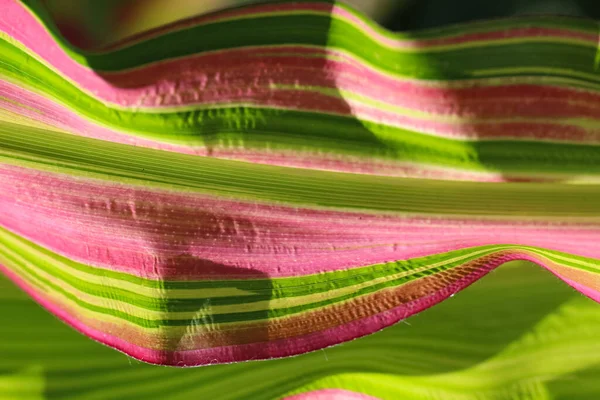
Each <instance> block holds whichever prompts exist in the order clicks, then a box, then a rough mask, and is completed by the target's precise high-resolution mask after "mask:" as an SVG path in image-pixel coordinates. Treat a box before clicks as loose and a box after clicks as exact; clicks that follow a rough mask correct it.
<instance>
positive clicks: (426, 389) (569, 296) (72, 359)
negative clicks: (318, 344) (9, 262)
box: [0, 263, 600, 400]
mask: <svg viewBox="0 0 600 400" xmlns="http://www.w3.org/2000/svg"><path fill="white" fill-rule="evenodd" d="M0 297H1V301H0V310H1V312H2V315H3V316H4V317H5V318H6V319H7V320H10V321H11V323H9V324H2V325H0V354H2V357H0V370H1V371H4V375H0V382H6V381H7V380H9V381H11V382H12V383H13V386H12V388H13V389H12V390H13V391H12V392H11V391H10V390H11V388H7V386H6V385H4V384H2V383H0V398H11V399H14V398H25V397H24V395H25V394H28V393H34V391H37V393H38V394H39V395H40V397H41V396H44V397H45V398H60V399H67V398H77V399H85V400H87V399H105V398H111V399H115V400H118V399H131V398H156V399H164V398H168V399H180V398H181V399H188V398H191V397H192V398H193V397H202V398H214V399H239V398H249V399H274V398H282V397H286V396H293V395H297V394H301V393H309V394H314V393H315V392H317V391H324V390H327V391H325V392H320V393H324V394H327V395H329V396H330V395H331V394H332V392H331V391H332V390H340V391H343V392H341V393H343V394H347V395H349V392H350V393H362V394H365V395H369V396H374V397H376V398H382V399H398V398H405V399H435V398H456V399H515V398H519V399H520V398H536V399H537V398H543V396H542V395H546V397H547V398H553V399H570V400H577V399H591V398H594V397H595V395H596V394H597V393H598V379H597V377H598V372H599V371H600V370H599V369H598V368H599V366H600V352H599V351H598V348H597V347H598V343H597V337H598V335H599V334H600V316H599V314H598V311H597V307H598V306H597V304H596V303H594V302H593V301H591V300H588V299H585V298H583V297H582V296H579V295H578V294H576V293H574V291H573V290H571V289H569V288H568V287H567V286H566V285H559V283H558V281H557V280H556V279H555V278H554V277H552V276H551V275H550V274H548V273H545V272H544V271H541V270H540V269H539V268H538V267H537V266H533V265H527V264H524V263H520V264H515V263H510V264H507V265H505V266H502V267H501V268H499V269H498V270H496V271H494V272H493V273H492V274H490V276H488V277H486V278H484V279H482V280H481V281H480V282H477V283H476V284H474V285H473V286H471V287H469V288H468V289H466V290H465V291H463V292H461V293H459V294H457V295H456V296H455V297H453V298H452V299H450V300H448V301H446V302H443V303H442V304H440V305H438V306H436V307H433V308H431V309H429V310H427V311H424V312H423V313H421V314H419V315H417V316H413V317H411V318H409V319H408V320H407V323H408V324H398V325H395V326H393V327H390V328H387V329H385V330H383V331H381V332H378V333H376V334H374V335H371V336H368V337H364V338H361V339H359V340H356V341H352V342H349V343H346V344H344V345H341V346H336V347H332V348H328V349H325V350H323V351H318V352H313V353H310V354H304V355H302V356H298V357H292V358H286V359H279V360H270V361H263V362H249V363H238V364H230V365H216V366H210V367H205V368H191V369H170V368H160V367H156V366H151V365H147V364H144V363H140V362H137V361H131V360H130V359H128V358H127V357H125V356H123V355H121V354H119V353H117V352H114V351H111V350H110V349H108V348H106V347H104V346H101V345H99V344H98V343H94V342H93V341H91V340H88V339H87V338H85V337H84V336H81V335H78V334H76V333H75V332H74V331H72V330H70V329H69V328H68V327H66V326H64V325H63V324H61V323H60V322H59V321H57V320H55V319H53V318H52V317H51V316H50V315H49V314H48V313H46V312H45V311H44V310H42V309H41V308H39V307H38V306H37V305H35V303H33V302H32V301H31V300H30V299H28V298H27V297H26V296H24V295H23V294H22V293H20V292H19V291H18V290H17V289H16V288H15V287H13V286H12V285H11V284H10V283H9V282H8V281H6V280H1V281H0ZM32 321H35V324H36V325H35V326H36V327H35V329H32ZM41 339H43V340H41ZM15 390H18V391H15ZM317 393H319V392H317ZM309 398H311V397H309ZM316 398H318V397H316ZM326 398H331V397H326ZM349 398H350V399H353V398H356V397H355V396H351V397H349Z"/></svg>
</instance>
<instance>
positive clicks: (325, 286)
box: [0, 239, 598, 328]
mask: <svg viewBox="0 0 600 400" xmlns="http://www.w3.org/2000/svg"><path fill="white" fill-rule="evenodd" d="M18 240H19V241H21V242H23V243H24V242H25V241H24V240H23V239H18ZM27 247H29V249H27ZM12 248H13V251H16V252H17V254H19V255H20V256H21V257H23V258H24V259H25V260H27V261H28V262H29V263H31V264H32V265H35V269H39V270H43V271H45V272H48V273H49V274H51V275H53V276H54V277H55V278H56V279H57V280H58V281H61V282H63V283H66V284H67V285H63V284H58V283H52V282H49V281H48V280H46V279H44V278H42V277H40V276H39V275H38V274H37V273H36V272H35V271H34V270H33V269H31V268H29V267H27V266H25V265H24V264H23V263H22V262H19V261H18V260H16V259H15V258H14V257H13V256H11V255H10V254H9V253H7V252H6V251H2V247H0V255H2V257H1V258H2V259H3V262H4V263H5V264H6V266H8V267H9V268H11V269H14V270H15V272H17V273H18V274H19V276H21V277H22V278H23V279H26V280H27V281H28V282H29V283H30V284H32V285H36V286H37V287H38V290H42V292H43V291H45V289H44V286H45V287H47V288H50V289H51V290H52V291H55V292H57V293H60V294H62V295H64V296H66V297H67V298H68V299H69V300H71V301H73V302H75V303H76V304H77V305H78V306H79V307H82V308H85V309H88V310H90V311H94V312H98V313H102V314H106V315H111V316H114V317H117V318H121V319H124V320H127V321H129V322H131V323H133V324H136V325H138V326H142V327H146V328H157V327H160V326H185V325H188V324H191V323H202V322H198V321H197V320H194V319H169V318H164V319H148V318H144V317H143V316H142V315H131V314H128V313H125V312H122V311H119V310H118V309H116V308H105V307H100V306H96V305H91V304H89V303H87V302H85V301H83V300H81V299H79V298H77V296H75V295H73V294H71V293H70V292H69V289H68V287H69V286H71V287H73V288H75V289H77V290H80V291H82V292H84V293H87V294H90V295H93V296H96V297H102V298H106V299H110V300H114V301H123V302H126V303H129V304H132V305H135V306H138V307H141V308H146V309H148V310H156V311H164V313H165V316H168V315H169V314H171V313H177V312H186V311H197V310H200V309H202V308H204V307H205V306H206V304H207V303H206V300H208V299H210V305H215V306H216V305H223V304H242V303H251V302H253V301H259V300H268V299H275V298H287V297H295V296H299V295H306V294H316V293H321V292H326V291H327V290H332V289H339V288H343V287H348V286H352V285H356V284H359V283H363V282H368V281H369V280H374V279H376V278H379V277H385V276H390V275H393V274H397V273H399V272H408V271H411V270H416V269H418V268H420V267H423V266H427V265H433V264H437V263H440V262H444V261H445V260H453V259H455V258H456V257H460V256H466V255H469V254H472V253H474V252H477V254H475V255H471V256H468V257H465V258H463V259H460V260H458V261H448V262H447V263H445V264H444V265H442V266H438V267H435V268H430V269H427V270H424V271H419V272H415V273H412V274H410V275H408V276H404V277H400V278H396V279H392V280H389V281H385V282H381V283H377V284H373V285H370V286H367V287H363V288H360V289H358V290H356V291H354V292H353V293H351V294H346V295H342V296H337V297H334V298H329V299H326V300H322V301H318V302H313V303H308V304H302V305H297V306H291V307H284V308H277V309H264V310H258V311H250V312H237V313H221V314H210V309H208V310H207V315H206V318H207V321H209V322H206V321H205V323H231V322H243V321H254V320H262V319H267V318H268V319H271V318H281V317H285V316H289V315H293V314H298V313H302V312H306V311H309V310H314V309H317V308H322V307H327V306H330V305H332V304H335V303H340V302H343V301H347V300H351V299H353V298H357V297H360V296H364V295H368V294H370V293H374V292H376V291H379V290H383V289H386V288H391V287H397V286H401V285H403V284H406V283H408V282H411V281H414V280H417V279H420V278H424V277H428V276H435V275H436V274H438V273H440V272H442V271H447V270H450V269H452V268H454V267H457V266H460V265H463V264H465V263H468V262H470V261H474V260H477V259H480V258H482V257H485V256H487V255H490V254H493V253H495V252H497V251H499V250H510V249H514V250H515V251H518V250H519V249H523V250H529V251H532V252H534V253H538V254H541V255H543V256H544V257H547V258H549V259H550V260H551V261H554V262H556V263H558V264H561V265H566V266H571V267H574V268H578V269H582V270H587V271H590V272H595V273H598V269H596V270H593V269H591V268H589V267H585V266H582V265H580V264H576V263H573V262H568V261H563V260H558V259H556V258H554V257H552V256H551V255H547V254H545V253H553V254H560V255H563V256H566V257H571V256H570V255H566V254H563V253H560V252H556V251H554V252H550V251H548V252H547V251H545V250H543V251H542V250H540V251H538V250H537V249H535V248H530V247H526V246H523V247H520V246H481V247H476V248H469V249H462V250H457V251H452V252H448V253H444V254H437V255H433V256H429V257H420V258H416V259H411V260H407V261H397V262H391V263H385V264H377V265H373V266H368V267H363V268H354V269H349V270H345V271H335V272H328V273H323V274H316V275H311V276H306V277H295V278H273V279H270V280H266V279H261V280H256V281H255V282H251V283H253V284H256V283H257V282H260V283H261V284H262V287H263V290H265V291H266V290H268V289H269V287H270V288H272V296H269V297H267V298H260V299H259V300H256V299H254V298H253V297H252V296H248V297H246V296H244V297H227V298H224V300H225V301H224V302H220V301H221V300H223V299H219V298H200V297H199V298H197V299H190V300H187V299H176V298H169V297H168V296H167V297H163V298H159V297H157V298H151V297H147V296H141V295H135V294H134V293H132V292H130V291H125V290H120V289H116V288H112V287H105V286H104V287H103V286H102V285H98V284H94V283H90V282H88V281H83V280H79V279H77V278H74V277H72V276H70V275H69V274H68V271H67V270H61V269H60V267H59V265H60V264H61V263H60V261H62V260H64V259H63V258H62V257H60V256H58V255H53V258H54V259H55V260H56V261H55V262H56V263H57V265H56V267H54V266H52V265H49V264H48V263H47V262H40V261H41V260H40V259H39V257H35V256H34V255H33V254H32V252H31V249H35V250H38V248H39V246H36V245H34V244H33V243H26V244H25V245H24V246H21V247H20V246H12ZM486 249H487V250H486ZM480 250H484V252H479V251H480ZM45 252H46V253H49V254H50V252H49V251H47V250H46V251H45ZM573 259H574V260H577V259H579V260H585V261H588V262H594V260H590V259H586V258H583V257H575V256H573ZM595 263H596V264H598V262H597V261H595ZM79 266H80V269H85V270H86V271H87V272H90V273H95V274H97V275H98V276H102V275H103V274H104V272H108V271H104V270H102V269H97V268H92V267H89V266H84V265H81V264H80V265H79ZM111 273H112V274H116V273H114V272H111ZM121 275H125V274H121ZM32 279H33V281H32ZM35 281H38V282H40V284H41V285H42V286H39V284H36V283H35ZM155 282H156V283H159V281H155ZM332 282H335V285H334V286H333V287H332V285H331V283H332ZM173 283H177V284H178V285H182V286H183V285H184V284H185V286H184V287H183V288H187V289H191V288H194V286H195V285H197V284H200V285H206V284H207V282H206V281H203V282H194V281H190V282H169V281H162V282H160V284H161V285H162V286H165V287H167V286H169V285H170V284H173ZM218 283H219V284H220V285H223V286H222V287H227V286H226V285H229V286H228V287H233V288H240V287H241V286H242V287H243V286H244V285H243V283H244V282H242V281H235V280H230V281H218ZM180 288H181V287H180ZM299 288H302V289H304V290H306V292H305V293H298V289H299ZM290 289H291V290H290ZM288 290H290V293H288Z"/></svg>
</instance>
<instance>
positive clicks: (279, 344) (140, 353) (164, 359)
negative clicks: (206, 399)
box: [0, 253, 550, 366]
mask: <svg viewBox="0 0 600 400" xmlns="http://www.w3.org/2000/svg"><path fill="white" fill-rule="evenodd" d="M515 259H524V260H528V261H533V262H536V263H538V264H540V265H542V266H544V265H543V264H541V263H540V260H538V259H537V258H536V257H532V256H531V255H529V254H516V253H513V254H496V255H492V256H488V257H485V258H483V259H481V260H480V264H481V268H479V269H477V270H475V271H474V272H473V273H471V274H469V275H467V276H465V277H463V278H462V279H460V280H458V281H455V282H454V283H452V284H450V285H448V286H446V287H444V288H442V289H440V290H439V291H437V292H434V293H432V294H431V295H429V296H427V297H421V298H418V299H416V300H414V301H412V302H410V303H405V304H402V305H400V306H398V307H396V308H393V309H391V310H388V311H386V312H383V313H380V314H377V315H373V316H370V317H367V318H364V319H360V320H355V321H353V322H351V323H349V324H346V325H343V326H339V327H336V328H331V329H326V330H324V331H320V332H313V333H311V334H308V335H305V336H298V337H292V338H288V339H280V340H274V341H270V342H264V343H252V344H245V345H237V346H225V347H216V348H209V349H200V350H188V351H176V352H166V351H156V350H150V349H146V348H143V347H139V346H136V345H132V344H131V343H128V342H126V341H124V340H122V339H119V338H117V337H115V336H112V335H110V334H108V333H105V332H99V331H97V330H95V329H91V328H90V327H88V326H86V325H85V324H84V323H82V322H81V319H79V318H78V317H77V316H76V315H72V314H70V313H69V312H68V311H67V310H66V309H63V308H61V307H60V306H59V305H57V304H55V303H53V302H51V301H49V300H48V299H46V298H45V297H44V295H42V294H40V293H38V292H37V291H34V290H32V289H31V288H30V287H29V286H28V285H27V284H26V283H25V282H24V281H22V280H21V279H20V278H19V277H18V276H16V275H15V274H14V273H12V272H11V271H10V270H8V269H7V268H5V267H3V266H2V265H0V271H2V272H3V273H5V274H6V275H7V276H8V277H9V278H10V279H12V280H13V281H14V282H15V283H16V284H17V285H19V286H20V287H21V288H22V289H23V290H25V291H26V292H27V294H29V295H30V296H31V297H32V298H34V299H35V300H36V301H37V302H38V303H40V304H41V305H42V306H43V307H45V308H46V309H48V310H49V311H50V312H52V313H53V314H55V315H57V316H58V317H59V318H60V319H62V320H63V321H64V322H66V323H67V324H69V325H71V326H73V327H74V328H75V329H77V330H79V331H80V332H82V333H84V334H86V335H87V336H89V337H91V338H93V339H95V340H97V341H99V342H101V343H104V344H107V345H109V346H111V347H115V348H116V349H118V350H120V351H123V352H125V353H126V354H128V355H130V356H132V357H134V358H137V359H140V360H142V361H145V362H149V363H155V364H165V365H175V366H193V365H208V364H215V363H227V362H236V361H246V360H260V359H270V358H278V357H286V356H291V355H296V354H302V353H306V352H308V351H312V350H317V349H320V348H323V347H327V346H331V345H334V344H337V343H342V342H346V341H348V340H352V339H356V338H358V337H361V336H364V335H367V334H370V333H373V332H376V331H378V330H380V329H383V328H384V327H386V326H389V325H392V324H394V323H396V322H398V321H400V320H403V319H405V318H407V317H409V316H411V315H414V314H417V313H419V312H421V311H423V310H425V309H427V308H429V307H431V306H433V305H435V304H437V303H439V302H441V301H442V300H444V299H446V298H448V297H450V296H451V295H453V294H454V293H456V292H458V291H460V290H462V289H464V288H465V287H467V286H469V285H470V284H472V283H473V282H475V281H476V280H478V279H480V278H481V277H483V276H484V275H486V274H487V273H488V272H489V271H491V270H492V269H494V268H496V267H497V266H499V265H502V264H504V263H505V262H508V261H511V260H515ZM544 268H548V269H550V267H548V266H544ZM124 329H125V328H124Z"/></svg>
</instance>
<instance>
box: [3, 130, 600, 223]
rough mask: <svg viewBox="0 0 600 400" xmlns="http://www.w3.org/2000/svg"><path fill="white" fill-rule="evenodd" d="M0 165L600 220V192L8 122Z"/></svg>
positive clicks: (281, 195) (385, 204)
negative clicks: (388, 173)
mask: <svg viewBox="0 0 600 400" xmlns="http://www.w3.org/2000/svg"><path fill="white" fill-rule="evenodd" d="M519 155H520V153H519V152H517V153H516V156H515V157H514V159H513V162H515V163H519ZM565 157H568V155H567V156H565ZM0 160H2V162H4V163H7V164H9V165H21V166H26V167H29V168H35V169H38V170H46V171H56V172H61V173H67V174H72V175H79V176H89V177H93V178H98V179H101V180H105V181H108V182H124V183H128V184H136V185H141V186H140V187H145V188H164V189H170V190H173V189H176V190H178V191H180V192H194V193H205V194H212V195H219V196H223V197H224V198H235V199H236V200H250V201H257V200H259V201H268V202H285V203H287V204H302V205H309V206H313V207H314V206H317V207H319V206H321V207H337V208H342V209H361V210H370V211H371V212H374V211H386V212H403V213H426V214H445V215H448V214H459V215H488V216H491V215H496V216H502V217H510V216H514V217H516V216H527V217H528V218H534V217H541V216H544V217H553V216H557V217H558V216H562V217H569V218H576V217H584V216H588V217H595V216H597V215H599V214H600V202H593V201H589V199H590V198H598V197H599V196H600V186H597V185H569V184H539V183H536V184H522V183H503V184H501V185H498V184H495V183H481V182H451V181H435V180H423V179H402V178H393V177H381V176H367V175H358V174H345V173H336V172H327V171H313V170H304V169H297V168H284V167H277V166H270V165H260V164H249V163H244V162H238V161H230V160H220V159H213V158H208V157H196V156H191V155H185V154H178V153H170V152H164V151H158V150H153V149H146V148H140V147H133V146H128V145H122V144H117V143H110V142H105V141H100V140H94V139H89V138H84V137H78V136H73V135H68V134H62V133H57V132H51V131H46V130H41V129H36V128H30V127H23V126H19V125H13V124H9V123H3V124H2V125H1V126H0ZM566 160H568V158H565V164H566V163H567V162H566ZM441 193H443V196H441V195H440V194H441Z"/></svg>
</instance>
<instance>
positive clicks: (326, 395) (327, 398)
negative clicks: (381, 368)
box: [284, 389, 377, 400]
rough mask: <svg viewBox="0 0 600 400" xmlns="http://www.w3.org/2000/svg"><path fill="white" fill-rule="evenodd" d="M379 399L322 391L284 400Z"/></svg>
mask: <svg viewBox="0 0 600 400" xmlns="http://www.w3.org/2000/svg"><path fill="white" fill-rule="evenodd" d="M376 399H377V397H373V396H369V395H366V394H363V393H358V392H351V391H349V390H344V389H321V390H314V391H312V392H306V393H301V394H297V395H294V396H288V397H285V398H284V400H376Z"/></svg>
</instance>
